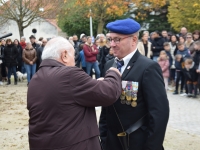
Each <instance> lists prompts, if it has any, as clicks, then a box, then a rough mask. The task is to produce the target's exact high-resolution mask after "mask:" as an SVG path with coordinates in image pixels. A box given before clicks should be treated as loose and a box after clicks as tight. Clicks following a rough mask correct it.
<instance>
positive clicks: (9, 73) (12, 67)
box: [8, 66, 17, 79]
mask: <svg viewBox="0 0 200 150" xmlns="http://www.w3.org/2000/svg"><path fill="white" fill-rule="evenodd" d="M12 73H13V75H14V77H15V79H17V74H16V66H11V67H8V79H10V77H11V75H12Z"/></svg>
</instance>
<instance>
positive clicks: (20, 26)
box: [17, 23, 24, 39]
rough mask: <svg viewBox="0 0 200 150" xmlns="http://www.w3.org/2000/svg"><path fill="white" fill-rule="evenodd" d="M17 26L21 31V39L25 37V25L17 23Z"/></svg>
mask: <svg viewBox="0 0 200 150" xmlns="http://www.w3.org/2000/svg"><path fill="white" fill-rule="evenodd" d="M17 25H18V29H19V36H20V39H21V37H22V36H24V28H23V25H22V24H20V23H17Z"/></svg>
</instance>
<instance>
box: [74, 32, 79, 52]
mask: <svg viewBox="0 0 200 150" xmlns="http://www.w3.org/2000/svg"><path fill="white" fill-rule="evenodd" d="M73 42H74V48H76V49H79V41H78V36H77V35H73Z"/></svg>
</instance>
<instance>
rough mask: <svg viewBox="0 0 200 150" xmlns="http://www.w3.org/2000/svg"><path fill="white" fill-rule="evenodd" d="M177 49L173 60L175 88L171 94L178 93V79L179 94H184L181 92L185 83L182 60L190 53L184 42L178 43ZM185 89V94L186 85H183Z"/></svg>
mask: <svg viewBox="0 0 200 150" xmlns="http://www.w3.org/2000/svg"><path fill="white" fill-rule="evenodd" d="M177 45H178V51H177V55H178V56H176V60H175V67H176V76H177V78H176V88H175V91H174V93H173V94H178V93H179V92H178V89H179V81H180V80H181V89H180V94H184V93H183V88H184V85H185V75H184V71H183V69H184V60H185V59H186V58H188V57H190V54H189V52H188V49H187V48H186V47H185V45H184V43H180V42H179V43H178V44H177ZM185 89H186V94H187V87H185Z"/></svg>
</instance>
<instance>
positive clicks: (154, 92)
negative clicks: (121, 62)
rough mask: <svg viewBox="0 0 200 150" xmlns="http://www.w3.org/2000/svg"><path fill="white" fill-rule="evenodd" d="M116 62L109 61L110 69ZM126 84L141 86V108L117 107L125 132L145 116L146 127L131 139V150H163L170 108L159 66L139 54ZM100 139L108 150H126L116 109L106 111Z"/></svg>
mask: <svg viewBox="0 0 200 150" xmlns="http://www.w3.org/2000/svg"><path fill="white" fill-rule="evenodd" d="M113 63H114V60H111V61H109V62H108V63H107V64H106V66H105V69H109V68H110V67H111V66H112V65H113ZM128 66H131V68H130V69H125V71H124V73H123V75H122V80H126V81H135V82H138V83H139V88H138V93H137V94H138V96H137V107H134V108H133V107H132V106H130V105H126V104H121V102H120V99H118V100H117V102H115V103H114V106H115V108H116V111H117V113H118V115H119V118H120V120H121V122H122V125H123V128H124V130H127V129H128V128H129V127H130V125H132V124H134V123H135V122H136V121H138V120H139V119H140V118H142V117H143V116H144V115H145V114H147V113H148V117H147V118H148V119H146V122H145V124H144V125H143V126H142V127H141V128H139V129H138V130H136V131H135V132H133V133H131V134H130V135H129V140H130V142H129V144H130V147H129V150H162V144H163V140H164V136H165V130H166V126H167V122H168V117H169V104H168V99H167V95H166V92H165V87H164V82H163V77H162V71H161V68H160V66H159V65H158V63H156V62H154V61H152V60H150V59H149V58H147V57H145V56H142V55H141V54H140V53H139V52H138V51H137V52H136V53H135V54H134V56H133V57H132V58H131V60H130V61H129V63H128V65H127V67H128ZM99 128H100V137H101V143H102V145H103V148H104V150H122V147H121V145H120V142H119V140H118V137H117V134H118V133H121V132H123V131H122V127H121V126H120V123H119V120H118V118H117V116H116V113H115V111H114V108H113V106H108V107H103V108H102V112H101V116H100V122H99Z"/></svg>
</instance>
